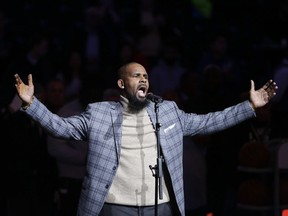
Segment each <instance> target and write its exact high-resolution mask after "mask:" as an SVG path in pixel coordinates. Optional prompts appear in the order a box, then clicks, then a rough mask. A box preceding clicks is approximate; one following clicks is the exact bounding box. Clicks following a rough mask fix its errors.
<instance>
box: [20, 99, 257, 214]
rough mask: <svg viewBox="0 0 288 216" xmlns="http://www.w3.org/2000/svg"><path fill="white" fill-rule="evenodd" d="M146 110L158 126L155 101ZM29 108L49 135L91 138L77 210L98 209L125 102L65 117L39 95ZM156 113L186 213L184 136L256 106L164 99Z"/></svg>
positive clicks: (116, 151) (222, 124) (243, 115)
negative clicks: (192, 108) (198, 109)
mask: <svg viewBox="0 0 288 216" xmlns="http://www.w3.org/2000/svg"><path fill="white" fill-rule="evenodd" d="M22 111H24V110H22ZM147 111H148V114H149V116H150V118H151V121H152V123H153V125H154V127H155V123H156V113H155V106H154V103H152V102H150V103H149V104H148V107H147ZM25 112H26V113H27V114H28V115H30V116H31V117H32V118H33V119H34V120H35V121H36V122H38V123H39V124H40V125H41V126H42V127H43V128H44V130H45V131H46V132H47V133H48V134H49V135H52V136H54V137H57V138H62V139H75V140H88V141H89V147H88V148H89V149H88V158H87V172H86V176H85V178H84V181H83V187H82V193H81V197H80V201H79V206H78V215H79V216H96V215H98V214H99V212H100V210H101V208H102V206H103V204H104V201H105V197H106V195H107V192H108V190H109V188H110V185H111V184H112V181H113V178H114V176H115V173H116V170H117V167H118V164H119V156H120V150H121V135H122V132H121V123H122V106H121V103H119V102H111V101H109V102H108V101H107V102H97V103H92V104H89V105H88V106H87V108H86V110H85V111H84V112H83V113H81V114H79V115H75V116H70V117H66V118H63V117H59V116H58V115H55V114H53V113H51V112H50V111H49V110H48V109H47V108H46V107H45V106H44V105H43V104H42V103H41V102H40V101H39V100H38V99H37V98H35V99H34V102H33V103H32V105H31V106H30V107H29V108H28V109H27V110H26V111H25ZM158 114H159V115H158V116H159V123H160V124H161V127H160V131H159V135H160V144H161V148H162V151H163V156H164V159H165V163H166V165H167V168H168V172H169V175H170V177H171V181H172V187H173V192H174V194H175V199H176V202H177V205H178V208H179V211H180V212H181V215H183V216H184V215H185V211H184V208H185V207H184V189H183V164H182V159H183V157H182V153H183V152H182V151H183V145H182V144H183V136H193V135H196V134H199V135H201V134H211V133H215V132H218V131H221V130H224V129H226V128H228V127H232V126H234V125H236V124H238V123H240V122H242V121H244V120H246V119H249V118H251V117H253V116H255V112H254V111H253V109H252V108H251V107H250V105H249V102H248V101H245V102H242V103H239V104H237V105H235V106H232V107H229V108H226V109H224V110H223V111H217V112H212V113H207V114H205V115H197V114H194V113H185V112H183V111H182V110H180V109H179V108H178V107H177V105H176V103H175V102H172V101H164V102H163V103H161V104H159V112H158ZM155 162H156V160H155Z"/></svg>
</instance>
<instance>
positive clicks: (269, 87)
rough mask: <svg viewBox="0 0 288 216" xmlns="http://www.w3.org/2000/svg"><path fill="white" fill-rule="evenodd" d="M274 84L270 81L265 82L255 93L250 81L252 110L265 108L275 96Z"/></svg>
mask: <svg viewBox="0 0 288 216" xmlns="http://www.w3.org/2000/svg"><path fill="white" fill-rule="evenodd" d="M277 88H278V87H277V86H276V83H275V82H273V81H272V80H269V81H268V82H266V84H265V85H263V86H262V87H261V88H260V89H258V90H256V91H255V88H254V82H253V80H251V89H250V101H251V103H252V105H253V107H254V108H259V107H263V106H265V105H266V104H267V103H268V102H269V101H270V100H271V99H272V97H273V96H274V95H276V89H277Z"/></svg>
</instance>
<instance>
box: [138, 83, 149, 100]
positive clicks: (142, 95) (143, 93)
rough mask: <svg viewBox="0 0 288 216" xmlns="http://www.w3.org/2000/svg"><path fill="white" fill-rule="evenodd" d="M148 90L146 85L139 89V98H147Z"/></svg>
mask: <svg viewBox="0 0 288 216" xmlns="http://www.w3.org/2000/svg"><path fill="white" fill-rule="evenodd" d="M146 89H147V87H146V86H144V85H142V86H139V87H138V89H137V93H138V95H139V97H143V98H144V97H145V96H146Z"/></svg>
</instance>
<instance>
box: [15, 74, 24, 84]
mask: <svg viewBox="0 0 288 216" xmlns="http://www.w3.org/2000/svg"><path fill="white" fill-rule="evenodd" d="M14 76H15V79H16V82H17V84H21V83H22V80H21V78H20V76H19V75H18V74H15V75H14Z"/></svg>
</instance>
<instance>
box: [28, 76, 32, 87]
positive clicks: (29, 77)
mask: <svg viewBox="0 0 288 216" xmlns="http://www.w3.org/2000/svg"><path fill="white" fill-rule="evenodd" d="M28 85H29V86H32V85H33V78H32V74H29V75H28Z"/></svg>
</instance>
